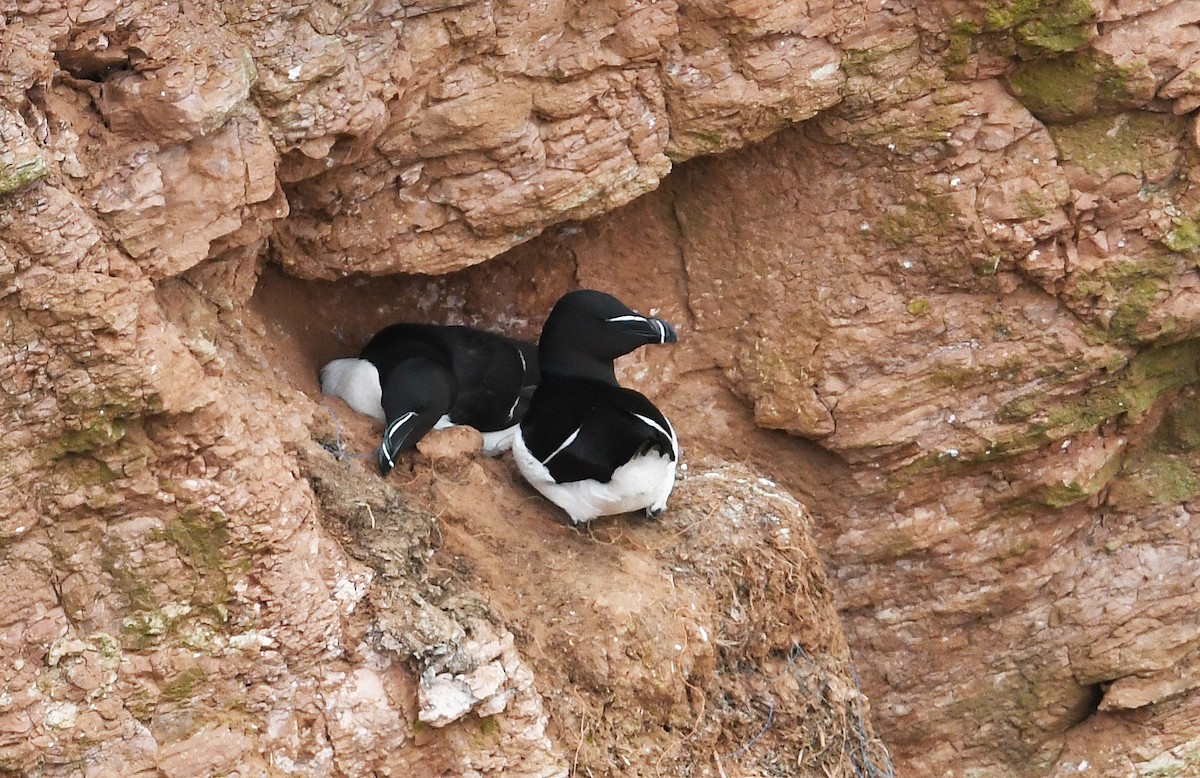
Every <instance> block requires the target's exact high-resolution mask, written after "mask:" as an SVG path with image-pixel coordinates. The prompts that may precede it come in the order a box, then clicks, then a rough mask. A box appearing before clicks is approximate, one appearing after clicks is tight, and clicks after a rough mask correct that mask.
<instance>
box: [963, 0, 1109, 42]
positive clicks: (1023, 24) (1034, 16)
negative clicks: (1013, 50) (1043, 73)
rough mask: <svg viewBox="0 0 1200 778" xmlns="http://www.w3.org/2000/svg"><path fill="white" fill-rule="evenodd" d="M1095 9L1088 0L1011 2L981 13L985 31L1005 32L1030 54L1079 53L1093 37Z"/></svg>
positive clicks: (1002, 3)
mask: <svg viewBox="0 0 1200 778" xmlns="http://www.w3.org/2000/svg"><path fill="white" fill-rule="evenodd" d="M1095 21H1096V9H1095V8H1093V7H1092V4H1091V3H1090V2H1088V0H1011V1H1010V2H997V3H994V4H993V5H991V6H989V7H988V8H987V10H986V11H985V12H984V29H985V30H987V31H989V32H1008V33H1009V34H1010V35H1012V37H1013V39H1014V40H1015V41H1016V42H1017V43H1019V44H1021V45H1022V46H1024V47H1026V48H1027V49H1030V50H1032V51H1035V52H1037V51H1044V52H1054V53H1062V52H1069V51H1079V50H1080V49H1083V48H1084V47H1086V46H1087V45H1088V42H1089V41H1091V39H1092V38H1093V37H1095V34H1096V30H1095Z"/></svg>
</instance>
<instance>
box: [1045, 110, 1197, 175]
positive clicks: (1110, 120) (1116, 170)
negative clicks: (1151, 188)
mask: <svg viewBox="0 0 1200 778" xmlns="http://www.w3.org/2000/svg"><path fill="white" fill-rule="evenodd" d="M1187 123H1188V120H1187V118H1186V117H1182V116H1175V115H1173V114H1169V113H1152V112H1150V111H1129V112H1127V113H1122V114H1120V115H1118V116H1102V117H1096V118H1091V119H1086V120H1084V121H1080V122H1076V123H1074V124H1071V125H1068V126H1061V127H1050V128H1049V131H1050V136H1051V137H1052V138H1053V139H1054V144H1055V146H1057V147H1058V151H1059V160H1060V161H1061V162H1063V163H1067V164H1071V165H1077V166H1078V167H1080V168H1083V169H1084V170H1085V171H1087V172H1088V173H1091V174H1092V175H1094V176H1095V177H1097V178H1099V179H1101V180H1107V179H1110V178H1113V177H1114V176H1118V175H1122V174H1125V175H1131V176H1136V177H1138V178H1144V179H1151V180H1162V179H1166V178H1169V177H1170V176H1171V175H1172V173H1173V172H1175V171H1177V170H1179V169H1180V168H1181V167H1182V166H1184V164H1185V162H1186V160H1185V159H1184V152H1183V151H1181V149H1184V148H1187V142H1186V133H1187Z"/></svg>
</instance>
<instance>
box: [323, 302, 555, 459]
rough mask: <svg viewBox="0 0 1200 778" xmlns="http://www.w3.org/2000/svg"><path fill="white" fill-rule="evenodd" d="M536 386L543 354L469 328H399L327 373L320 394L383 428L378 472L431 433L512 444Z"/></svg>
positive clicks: (489, 444) (488, 447) (488, 446)
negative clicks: (467, 433)
mask: <svg viewBox="0 0 1200 778" xmlns="http://www.w3.org/2000/svg"><path fill="white" fill-rule="evenodd" d="M537 382H538V358H537V347H536V346H535V345H534V344H532V343H529V342H527V341H523V340H516V339H514V338H509V337H505V336H504V335H496V334H493V333H491V332H484V331H482V330H477V329H472V328H471V327H461V326H443V325H436V324H394V325H392V326H390V327H386V328H385V329H382V330H380V331H379V332H378V333H376V335H375V337H373V338H371V341H370V342H369V343H367V345H366V346H364V347H363V350H362V353H361V354H359V357H358V359H335V360H333V361H332V362H330V363H329V364H327V365H325V367H323V368H321V391H322V392H324V393H325V394H327V395H331V396H333V397H340V398H341V399H343V400H345V401H346V404H347V405H349V406H350V407H351V408H353V409H354V410H356V411H358V412H359V413H362V414H365V415H367V416H373V417H375V418H376V419H378V420H379V421H381V422H383V425H384V426H383V442H382V443H381V444H380V446H379V470H380V472H382V473H383V474H384V475H387V474H388V473H389V472H391V470H392V468H393V467H394V466H395V463H396V457H397V456H398V455H399V453H400V452H401V451H403V450H405V449H409V448H412V447H413V446H415V445H416V444H417V441H419V440H420V439H421V438H422V437H424V436H425V434H426V433H427V432H429V431H430V430H431V429H442V428H445V427H452V426H454V425H456V424H466V425H468V426H471V427H474V428H475V429H477V430H479V431H480V432H482V433H483V452H484V453H485V454H488V455H491V456H495V455H496V454H500V453H502V452H504V451H506V450H508V448H509V446H510V445H511V444H512V439H513V435H514V434H515V433H516V430H517V427H516V425H517V422H519V421H520V420H521V417H522V416H524V414H525V411H526V410H527V409H528V407H529V402H530V399H531V398H532V396H533V390H534V388H535V387H536V386H537Z"/></svg>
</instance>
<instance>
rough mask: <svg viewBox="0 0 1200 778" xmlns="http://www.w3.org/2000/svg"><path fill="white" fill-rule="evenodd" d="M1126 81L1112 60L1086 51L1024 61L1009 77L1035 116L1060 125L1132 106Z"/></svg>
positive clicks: (1015, 92) (1012, 86)
mask: <svg viewBox="0 0 1200 778" xmlns="http://www.w3.org/2000/svg"><path fill="white" fill-rule="evenodd" d="M1127 79H1128V74H1127V73H1126V72H1125V71H1124V70H1122V69H1121V68H1119V67H1117V65H1116V64H1115V63H1113V61H1112V59H1111V58H1110V57H1108V56H1106V55H1104V54H1100V53H1098V52H1094V51H1086V52H1082V53H1079V54H1068V55H1064V56H1061V57H1056V58H1054V59H1048V60H1034V61H1031V62H1025V63H1023V64H1021V65H1019V66H1018V67H1017V69H1016V70H1014V71H1013V73H1012V74H1011V75H1010V76H1009V77H1008V85H1009V88H1010V89H1011V90H1012V92H1013V94H1014V95H1016V97H1017V99H1018V100H1020V101H1021V102H1022V104H1024V105H1025V107H1026V108H1028V109H1029V111H1030V113H1032V114H1033V115H1034V116H1036V117H1037V118H1039V119H1041V120H1042V121H1044V122H1051V123H1054V122H1060V123H1061V122H1074V121H1079V120H1081V119H1086V118H1090V117H1093V116H1096V115H1097V114H1100V113H1113V112H1115V111H1119V110H1123V109H1125V108H1130V107H1132V106H1133V102H1134V101H1133V94H1132V92H1131V90H1130V89H1129V87H1128V86H1127V84H1126V82H1127Z"/></svg>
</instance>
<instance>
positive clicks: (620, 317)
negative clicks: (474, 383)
mask: <svg viewBox="0 0 1200 778" xmlns="http://www.w3.org/2000/svg"><path fill="white" fill-rule="evenodd" d="M676 340H677V337H676V335H675V329H674V328H673V327H672V326H671V325H670V324H668V323H667V322H665V321H663V320H662V319H658V318H651V317H647V316H642V315H641V314H638V313H635V312H634V311H631V310H630V309H629V308H628V306H626V305H625V304H624V303H622V302H621V301H620V300H618V299H617V298H615V297H613V296H612V295H609V294H605V293H604V292H597V291H594V290H591V289H581V290H579V291H575V292H569V293H568V294H566V295H564V296H563V297H562V298H560V299H559V301H558V302H557V303H555V305H554V309H553V310H552V311H551V312H550V316H549V317H548V318H547V319H546V323H545V325H544V326H543V327H542V335H541V339H540V340H539V341H538V362H539V365H540V368H541V373H542V377H541V383H539V384H538V388H537V390H536V391H535V392H534V393H533V401H532V402H531V403H530V405H529V410H528V412H526V414H525V417H524V418H523V419H522V420H521V424H520V426H519V428H518V430H517V434H516V436H515V437H514V438H513V442H512V451H513V457H514V458H515V459H516V462H517V467H518V468H519V469H520V470H521V474H522V475H523V476H525V480H527V481H529V483H530V484H531V485H532V486H533V487H534V488H535V489H537V490H538V491H539V492H541V493H542V495H543V496H544V497H546V498H547V499H548V500H550V501H551V502H553V503H554V504H555V505H557V506H559V507H560V508H562V509H563V510H565V511H566V512H567V514H568V515H569V516H570V517H571V521H572V522H573V523H575V524H583V523H585V522H589V521H591V520H592V519H594V518H596V517H597V516H608V515H611V514H614V513H625V512H626V511H636V510H640V509H643V508H644V509H645V511H646V515H647V516H649V517H651V518H655V517H657V516H659V515H661V514H662V512H663V511H664V510H666V507H667V498H668V497H669V496H670V494H671V489H672V487H673V486H674V485H675V467H676V464H677V463H678V461H679V438H678V437H677V436H676V435H675V430H674V429H673V428H672V427H671V423H670V422H669V421H667V418H666V417H665V416H663V415H662V413H661V412H660V411H659V410H658V408H656V407H654V404H653V403H652V402H650V401H649V400H648V399H646V397H645V396H643V395H642V394H640V393H638V392H636V391H634V390H632V389H625V388H622V387H621V386H620V385H619V384H618V383H617V378H616V374H615V372H614V371H613V360H614V359H616V358H617V357H619V356H622V355H624V354H628V353H629V352H631V351H633V350H634V349H636V348H638V347H640V346H644V345H646V344H648V343H674V342H676Z"/></svg>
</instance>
